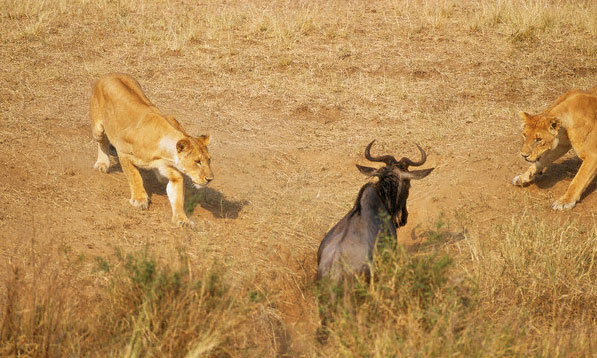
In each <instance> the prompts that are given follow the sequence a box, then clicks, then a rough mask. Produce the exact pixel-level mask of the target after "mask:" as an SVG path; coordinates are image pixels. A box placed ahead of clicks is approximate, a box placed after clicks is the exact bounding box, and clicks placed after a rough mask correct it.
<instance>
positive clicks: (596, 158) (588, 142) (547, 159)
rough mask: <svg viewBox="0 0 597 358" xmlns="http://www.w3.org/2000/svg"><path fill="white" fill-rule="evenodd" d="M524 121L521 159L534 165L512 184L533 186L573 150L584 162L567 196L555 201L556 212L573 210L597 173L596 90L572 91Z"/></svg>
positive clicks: (524, 117)
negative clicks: (553, 165) (549, 167)
mask: <svg viewBox="0 0 597 358" xmlns="http://www.w3.org/2000/svg"><path fill="white" fill-rule="evenodd" d="M520 116H521V118H522V119H523V129H522V136H523V146H522V150H521V155H522V156H523V157H524V158H525V159H526V160H527V161H528V162H530V163H532V165H531V166H530V167H529V168H528V169H527V171H526V172H524V173H523V174H520V175H517V176H516V177H514V179H513V180H512V183H513V184H514V185H519V186H524V185H527V184H529V183H531V182H532V181H533V180H534V179H535V178H536V175H537V174H539V173H543V172H544V171H545V169H546V168H547V167H548V166H549V165H550V164H551V163H552V162H553V161H554V160H556V159H558V158H560V157H561V156H563V155H564V154H566V153H567V152H568V151H569V150H570V148H573V149H574V151H575V152H576V154H577V155H578V156H579V158H580V159H581V160H582V165H581V166H580V168H579V170H578V173H577V174H576V176H575V177H574V179H573V180H572V182H571V183H570V186H569V187H568V190H567V191H566V193H565V194H564V195H563V196H561V197H560V198H559V199H558V200H556V201H555V202H554V203H553V205H552V207H553V208H554V209H556V210H564V209H571V208H573V207H574V206H575V205H576V203H577V202H578V201H579V200H580V197H581V195H582V193H583V192H584V190H585V189H586V187H587V186H588V185H589V184H590V183H591V181H592V180H593V178H594V177H595V174H596V172H597V87H594V88H591V89H590V90H587V91H582V90H571V91H569V92H566V93H565V94H563V95H562V96H560V97H559V98H558V99H557V100H556V101H555V102H554V103H553V104H552V105H550V106H549V107H548V108H547V109H546V110H545V111H543V112H541V113H539V114H536V115H530V114H528V113H525V112H521V113H520Z"/></svg>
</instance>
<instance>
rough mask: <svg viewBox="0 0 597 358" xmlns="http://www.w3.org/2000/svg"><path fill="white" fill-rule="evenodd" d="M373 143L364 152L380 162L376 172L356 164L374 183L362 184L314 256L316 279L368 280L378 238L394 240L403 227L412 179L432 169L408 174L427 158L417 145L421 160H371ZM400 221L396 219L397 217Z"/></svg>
mask: <svg viewBox="0 0 597 358" xmlns="http://www.w3.org/2000/svg"><path fill="white" fill-rule="evenodd" d="M374 142H375V140H373V141H371V143H369V145H367V148H366V149H365V158H367V159H368V160H369V161H372V162H383V163H385V166H383V167H381V168H379V169H375V168H370V167H364V166H360V165H358V164H357V168H358V169H359V170H360V171H361V173H363V174H365V175H367V176H370V177H373V176H375V177H377V178H378V180H377V182H375V183H371V182H370V183H367V184H365V185H364V186H363V187H362V188H361V190H360V191H359V194H358V195H357V199H356V201H355V204H354V206H353V208H352V209H351V210H350V211H349V212H348V214H346V215H345V216H344V218H342V220H340V222H338V223H337V224H336V225H335V226H334V227H333V228H332V229H331V230H330V231H329V232H328V233H327V234H326V235H325V237H324V238H323V241H322V242H321V245H320V246H319V251H318V252H317V264H318V268H317V277H318V278H328V279H330V280H332V281H339V280H340V279H341V278H342V277H343V276H344V275H353V274H365V275H366V276H367V277H370V269H369V267H370V265H371V260H372V255H373V251H374V249H375V244H376V241H377V238H378V237H379V236H380V235H388V236H390V237H391V238H392V239H393V240H396V225H398V227H400V226H404V225H406V220H407V218H408V211H407V210H406V199H407V198H408V192H409V189H410V180H411V179H422V178H424V177H426V176H427V175H429V173H431V171H432V170H433V169H434V168H431V169H423V170H414V171H409V170H408V167H409V166H421V165H423V163H425V161H426V159H427V155H426V154H425V151H424V150H423V149H422V148H421V147H420V146H419V145H418V144H417V148H419V151H420V152H421V159H420V160H419V161H417V162H414V161H412V160H410V159H408V158H402V159H400V160H396V159H395V158H394V157H393V156H391V155H383V156H379V157H372V156H371V153H370V150H371V146H372V145H373V143H374ZM399 214H400V218H399V219H398V215H399Z"/></svg>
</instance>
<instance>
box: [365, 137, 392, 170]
mask: <svg viewBox="0 0 597 358" xmlns="http://www.w3.org/2000/svg"><path fill="white" fill-rule="evenodd" d="M374 142H375V139H374V140H372V141H371V143H369V145H367V148H365V158H367V159H368V160H369V161H371V162H384V163H386V165H390V164H392V163H396V158H394V157H393V156H391V155H382V156H380V157H372V156H371V146H372V145H373V143H374Z"/></svg>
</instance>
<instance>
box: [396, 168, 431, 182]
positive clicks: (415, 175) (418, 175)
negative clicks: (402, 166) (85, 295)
mask: <svg viewBox="0 0 597 358" xmlns="http://www.w3.org/2000/svg"><path fill="white" fill-rule="evenodd" d="M433 169H435V168H429V169H421V170H413V171H410V172H403V171H401V172H400V178H402V179H408V180H411V179H423V178H425V177H426V176H427V175H429V173H431V172H432V171H433Z"/></svg>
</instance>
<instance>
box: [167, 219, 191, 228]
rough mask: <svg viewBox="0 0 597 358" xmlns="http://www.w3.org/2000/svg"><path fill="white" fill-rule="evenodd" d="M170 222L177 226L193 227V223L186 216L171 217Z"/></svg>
mask: <svg viewBox="0 0 597 358" xmlns="http://www.w3.org/2000/svg"><path fill="white" fill-rule="evenodd" d="M172 223H174V224H175V225H176V226H178V227H184V228H188V229H195V223H194V222H193V221H192V220H190V219H189V218H187V217H184V218H183V217H178V218H172Z"/></svg>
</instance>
